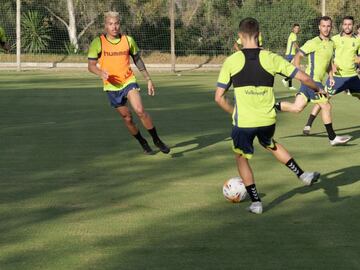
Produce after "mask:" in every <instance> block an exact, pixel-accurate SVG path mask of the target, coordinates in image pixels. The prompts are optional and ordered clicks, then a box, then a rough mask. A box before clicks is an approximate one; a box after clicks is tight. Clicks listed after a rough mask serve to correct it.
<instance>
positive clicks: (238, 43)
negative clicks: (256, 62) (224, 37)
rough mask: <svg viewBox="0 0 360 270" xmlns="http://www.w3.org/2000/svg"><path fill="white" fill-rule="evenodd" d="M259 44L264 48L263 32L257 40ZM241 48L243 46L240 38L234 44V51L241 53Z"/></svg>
mask: <svg viewBox="0 0 360 270" xmlns="http://www.w3.org/2000/svg"><path fill="white" fill-rule="evenodd" d="M257 44H258V46H259V47H262V46H263V37H262V34H261V32H260V33H259V37H258V39H257ZM241 46H242V43H241V39H240V38H238V39H237V40H236V41H235V43H234V50H235V51H239V50H240V48H241Z"/></svg>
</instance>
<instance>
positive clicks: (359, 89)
mask: <svg viewBox="0 0 360 270" xmlns="http://www.w3.org/2000/svg"><path fill="white" fill-rule="evenodd" d="M347 86H348V89H349V91H350V94H351V95H352V96H353V97H356V98H358V99H359V100H360V78H359V77H358V76H354V77H352V78H351V79H350V80H349V81H348V85H347Z"/></svg>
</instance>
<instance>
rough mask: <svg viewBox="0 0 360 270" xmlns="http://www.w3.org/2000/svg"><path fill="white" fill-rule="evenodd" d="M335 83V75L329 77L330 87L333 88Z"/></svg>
mask: <svg viewBox="0 0 360 270" xmlns="http://www.w3.org/2000/svg"><path fill="white" fill-rule="evenodd" d="M334 85H335V80H334V78H333V77H329V86H330V88H333V87H334Z"/></svg>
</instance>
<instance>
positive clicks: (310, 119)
mask: <svg viewBox="0 0 360 270" xmlns="http://www.w3.org/2000/svg"><path fill="white" fill-rule="evenodd" d="M315 118H316V115H313V114H310V115H309V119H308V121H307V123H306V126H310V127H311V126H312V124H313V122H314V120H315Z"/></svg>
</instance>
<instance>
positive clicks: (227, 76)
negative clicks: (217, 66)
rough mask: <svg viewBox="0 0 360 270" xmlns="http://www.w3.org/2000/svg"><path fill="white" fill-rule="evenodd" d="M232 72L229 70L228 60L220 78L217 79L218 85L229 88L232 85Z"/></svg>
mask: <svg viewBox="0 0 360 270" xmlns="http://www.w3.org/2000/svg"><path fill="white" fill-rule="evenodd" d="M231 83H232V82H231V73H230V70H229V65H228V62H227V61H225V62H224V64H223V66H222V68H221V70H220V74H219V78H218V80H217V84H216V86H217V87H220V88H224V89H225V90H228V89H229V87H230V86H231Z"/></svg>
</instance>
